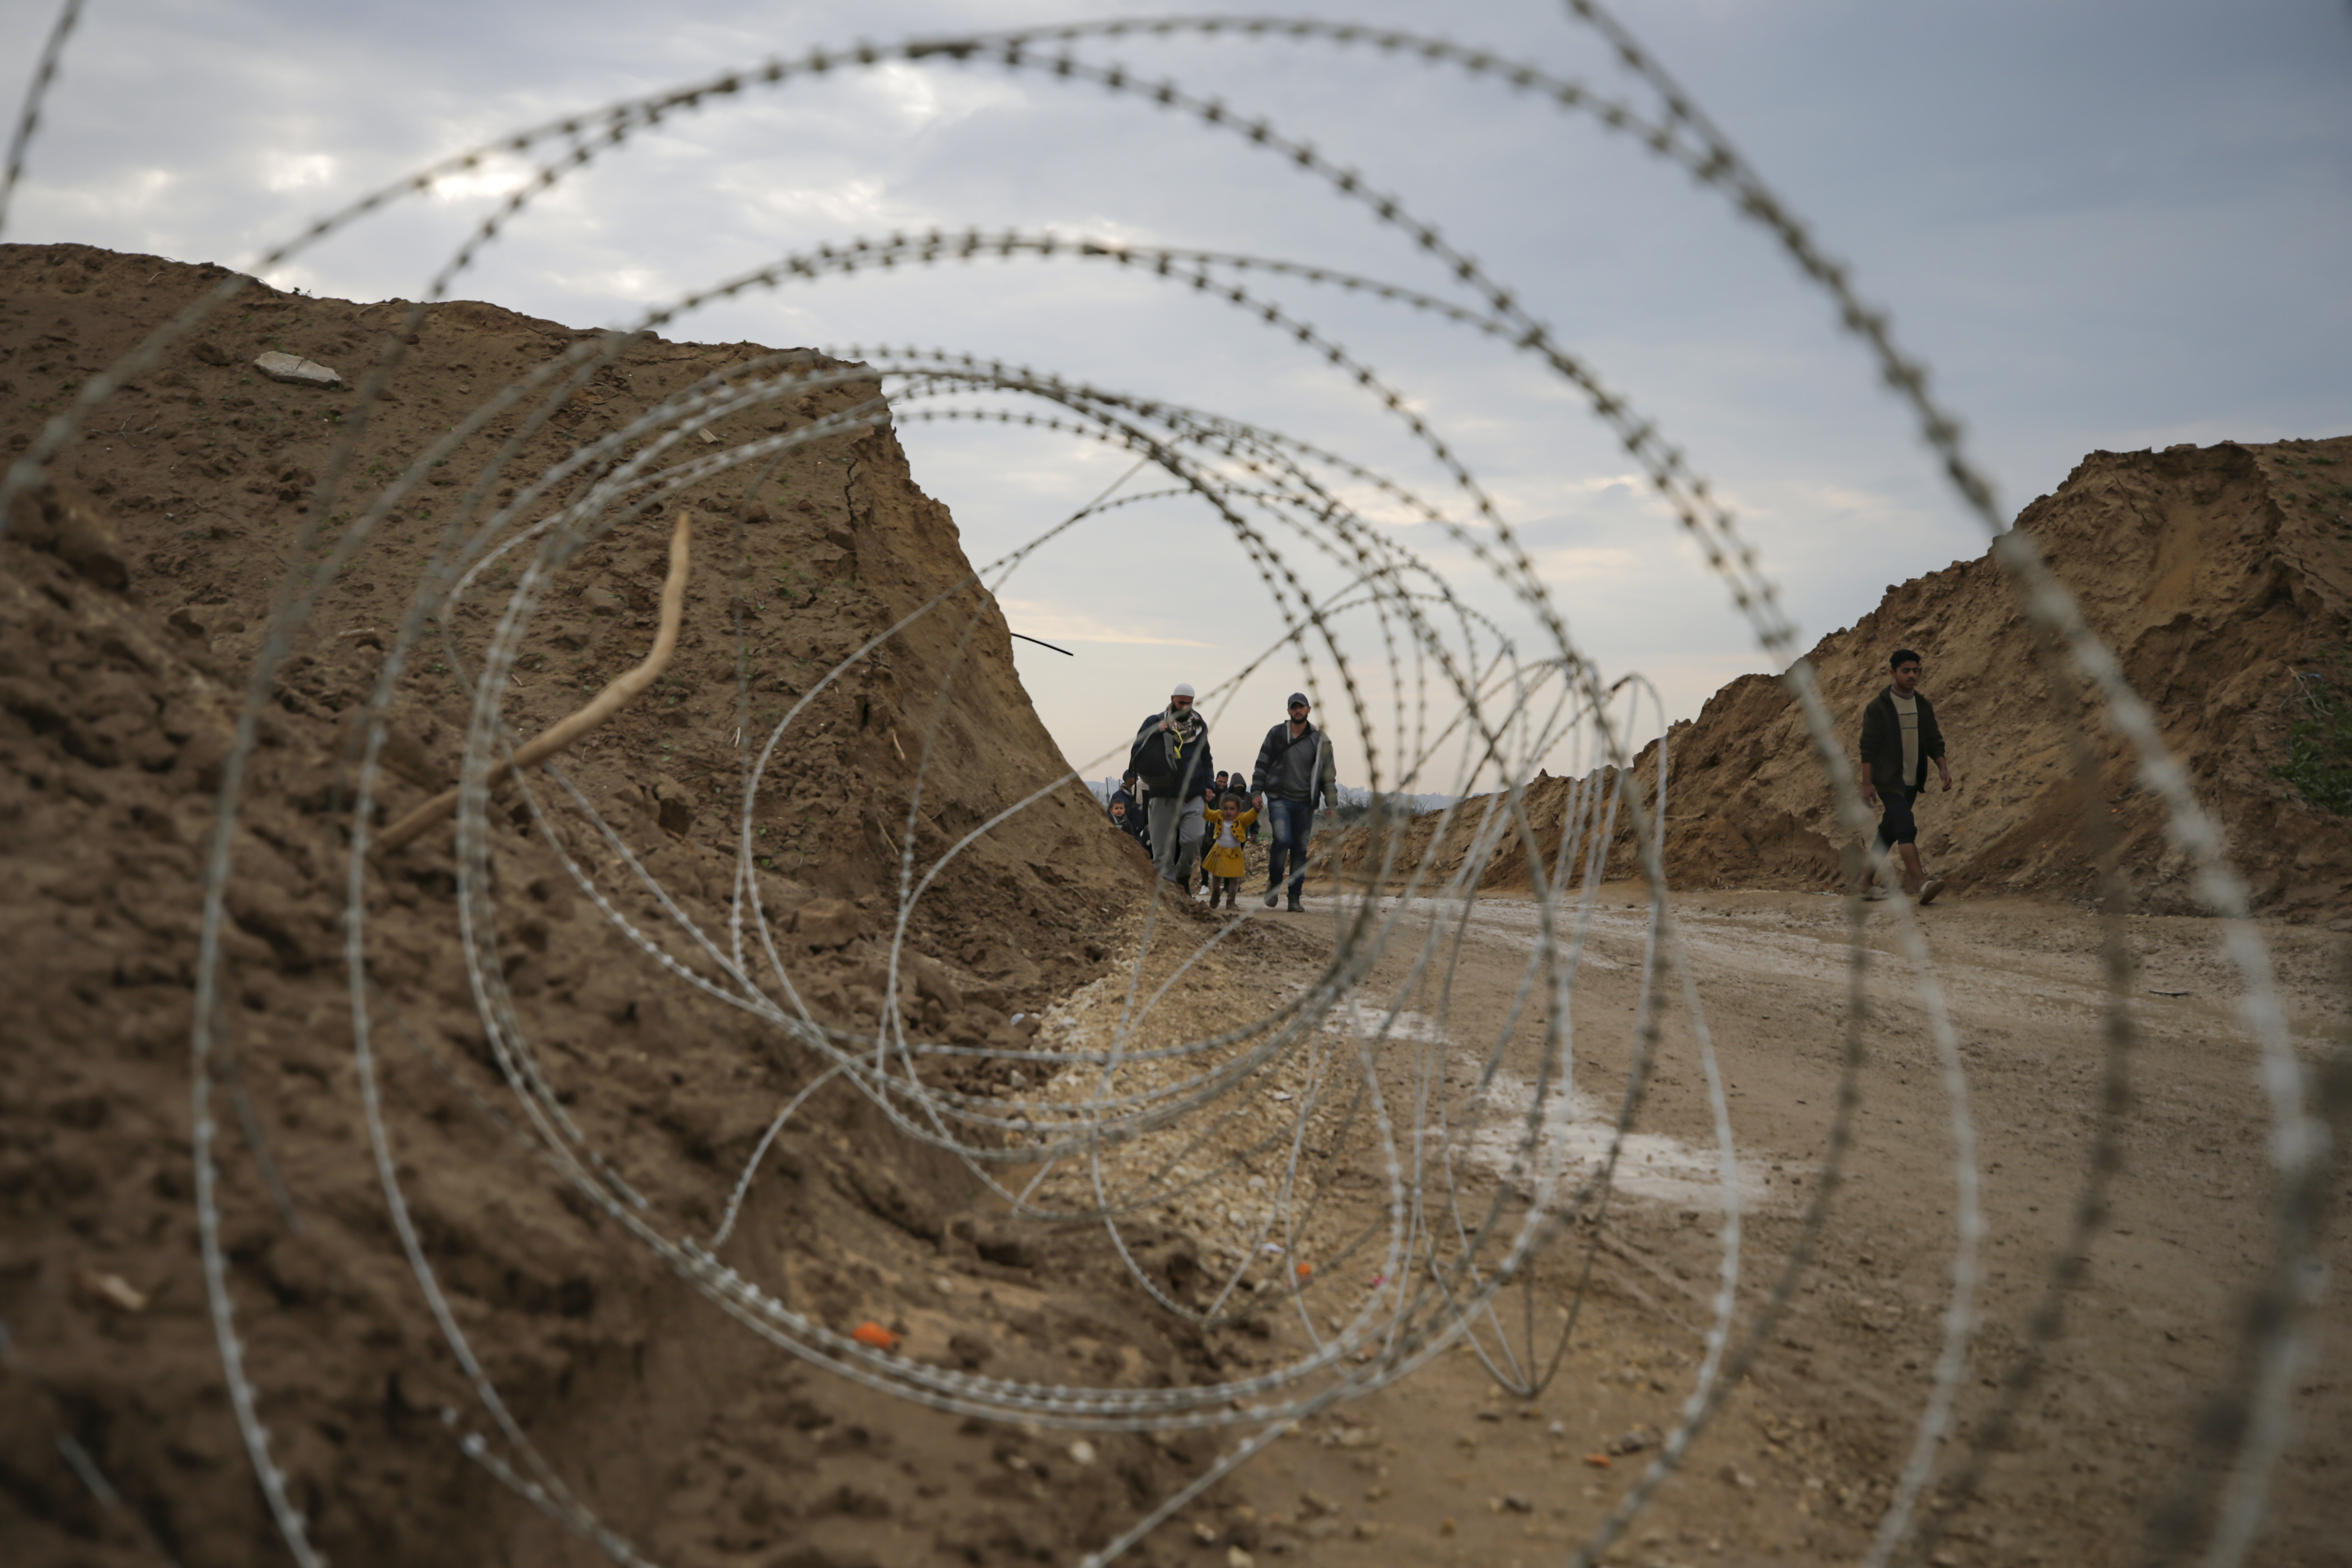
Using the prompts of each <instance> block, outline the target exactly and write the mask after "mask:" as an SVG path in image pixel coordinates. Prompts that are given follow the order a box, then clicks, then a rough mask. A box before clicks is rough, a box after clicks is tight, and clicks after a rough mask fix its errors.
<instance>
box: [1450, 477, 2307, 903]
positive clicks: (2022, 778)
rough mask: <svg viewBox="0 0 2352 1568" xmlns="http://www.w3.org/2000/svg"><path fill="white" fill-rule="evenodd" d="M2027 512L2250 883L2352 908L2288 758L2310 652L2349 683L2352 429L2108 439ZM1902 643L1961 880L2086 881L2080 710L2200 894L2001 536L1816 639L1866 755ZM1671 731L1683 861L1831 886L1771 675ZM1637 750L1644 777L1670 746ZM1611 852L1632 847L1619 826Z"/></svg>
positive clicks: (2113, 819)
mask: <svg viewBox="0 0 2352 1568" xmlns="http://www.w3.org/2000/svg"><path fill="white" fill-rule="evenodd" d="M2016 526H2017V527H2019V528H2021V529H2024V530H2027V531H2030V532H2032V534H2033V536H2034V538H2035V540H2036V542H2038V543H2039V544H2040V545H2041V547H2042V551H2043V552H2044V554H2045V555H2046V556H2047V557H2048V558H2049V560H2050V562H2051V563H2052V565H2053V568H2054V569H2055V571H2056V572H2057V574H2058V575H2059V577H2060V578H2061V579H2062V580H2063V581H2064V583H2065V584H2066V585H2067V586H2068V587H2069V588H2070V589H2072V590H2073V592H2074V595H2076V597H2077V598H2078V599H2079V600H2080V601H2081V603H2082V605H2083V608H2084V613H2085V615H2086V616H2088V618H2089V619H2090V622H2091V624H2092V626H2094V627H2095V629H2096V630H2097V631H2098V632H2099V634H2100V636H2101V637H2103V638H2105V641H2106V642H2107V645H2108V646H2109V647H2111V648H2112V649H2113V650H2114V651H2115V653H2116V657H2117V658H2118V659H2119V660H2120V662H2121V663H2122V666H2123V668H2124V671H2125V673H2126V676H2127V677H2128V678H2129V679H2130V680H2131V682H2132V684H2133V686H2134V687H2135V688H2136V689H2137V690H2138V691H2139V692H2140V694H2141V695H2142V696H2143V697H2145V698H2146V699H2147V700H2148V702H2149V703H2150V704H2151V705H2152V706H2153V707H2154V708H2155V710H2156V711H2157V714H2158V719H2159V721H2160V722H2161V724H2162V726H2163V732H2164V738H2165V741H2166V742H2167V744H2168V745H2169V746H2170V747H2171V749H2172V752H2173V754H2174V755H2175V756H2176V757H2177V758H2179V760H2180V762H2181V763H2183V764H2184V765H2185V766H2186V767H2187V769H2188V771H2189V781H2190V783H2191V785H2192V787H2194V789H2195V790H2196V792H2197V795H2198V797H2199V798H2200V800H2201V801H2202V802H2203V803H2204V804H2205V805H2206V807H2207V809H2208V810H2210V812H2212V813H2213V814H2214V815H2215V816H2216V817H2217V818H2218V819H2219V820H2220V821H2221V825H2222V826H2223V829H2224V831H2225V833H2226V834H2227V837H2228V847H2229V853H2230V855H2231V858H2232V860H2233V861H2234V862H2235V863H2236V865H2237V866H2238V868H2239V869H2240V870H2241V871H2242V873H2243V874H2244V875H2245V877H2246V879H2247V880H2248V882H2249V884H2250V885H2251V889H2252V895H2253V899H2254V901H2255V905H2256V907H2257V908H2260V909H2263V910H2273V911H2276V912H2279V913H2284V914H2293V915H2299V916H2305V917H2314V918H2318V919H2321V920H2326V919H2331V918H2337V917H2340V916H2342V914H2343V912H2344V911H2345V910H2347V909H2348V908H2352V820H2347V819H2346V818H2344V817H2341V816H2335V815H2332V814H2331V813H2328V812H2326V811H2324V810H2321V809H2319V808H2318V807H2316V806H2315V805H2312V804H2310V803H2309V802H2308V801H2307V800H2305V798H2304V797H2303V796H2302V795H2299V794H2297V793H2296V791H2295V790H2294V787H2293V786H2292V785H2291V784H2288V783H2286V782H2285V781H2284V780H2282V779H2280V778H2278V777H2276V776H2274V774H2273V769H2274V768H2276V767H2277V766H2279V765H2280V764H2282V763H2284V762H2285V761H2286V758H2287V731H2288V727H2289V725H2290V723H2291V722H2292V721H2293V720H2294V718H2295V717H2297V716H2298V710H2297V707H2296V694H2295V683H2294V674H2295V672H2297V671H2306V672H2307V671H2319V672H2322V673H2324V674H2325V675H2326V677H2327V678H2328V679H2331V680H2332V681H2334V682H2335V683H2336V689H2337V690H2338V691H2344V690H2347V689H2352V437H2336V438H2332V439H2329V440H2325V441H2284V442H2276V443H2272V444H2268V445H2259V446H2258V445H2242V444H2240V443H2236V442H2224V443H2222V444H2221V445H2220V446H2217V447H2204V448H2189V447H2175V448H2172V449H2171V450H2168V451H2165V452H2095V453H2093V454H2092V455H2091V456H2090V457H2088V458H2084V461H2083V463H2082V464H2081V466H2080V467H2078V468H2076V469H2075V470H2074V473H2073V474H2071V475H2070V476H2068V478H2067V479H2066V482H2065V483H2064V484H2063V485H2062V486H2061V487H2060V488H2059V489H2058V490H2057V491H2056V492H2055V493H2053V494H2052V495H2048V496H2044V497H2042V498H2041V499H2040V500H2036V501H2034V502H2033V503H2032V505H2031V506H2029V507H2027V508H2026V509H2025V510H2023V511H2022V512H2021V513H2020V514H2019V516H2018V519H2017V523H2016ZM1897 647H1912V648H1915V649H1916V650H1918V651H1919V652H1920V653H1921V654H1922V656H1923V657H1924V658H1925V661H1926V664H1927V673H1926V676H1925V679H1923V680H1922V681H1921V683H1920V689H1921V690H1922V691H1924V692H1926V693H1927V695H1928V696H1929V697H1931V698H1932V699H1933V700H1935V703H1936V712H1937V718H1938V720H1939V721H1940V722H1941V723H1942V725H1943V728H1944V731H1945V734H1946V736H1947V739H1948V742H1949V745H1950V754H1951V758H1952V762H1953V764H1954V773H1955V774H1956V777H1957V787H1956V789H1955V790H1954V792H1953V793H1951V794H1949V795H1946V794H1944V793H1942V792H1941V791H1939V790H1936V789H1934V788H1933V787H1932V785H1931V789H1930V793H1929V794H1928V795H1927V797H1926V798H1925V799H1924V800H1923V801H1922V803H1921V805H1920V807H1919V821H1920V833H1921V845H1922V848H1923V850H1924V852H1925V854H1926V856H1927V860H1928V863H1929V864H1930V866H1931V867H1932V868H1934V869H1935V870H1936V871H1937V873H1939V874H1941V875H1944V876H1947V877H1948V878H1950V879H1952V882H1953V885H1954V888H1955V889H1956V890H1957V891H1961V892H1968V891H1982V892H1993V891H2004V892H2014V891H2032V892H2036V893H2040V894H2043V895H2049V896H2058V897H2075V896H2081V895H2083V894H2084V893H2086V892H2088V891H2089V889H2091V886H2092V883H2093V879H2094V873H2093V865H2092V852H2091V850H2090V847H2089V844H2088V839H2087V837H2086V836H2085V834H2084V830H2083V814H2084V802H2083V796H2082V792H2081V790H2080V788H2079V787H2078V786H2077V785H2076V784H2074V780H2073V777H2072V773H2071V769H2070V766H2069V763H2068V753H2067V746H2068V743H2069V736H2070V733H2071V732H2074V731H2078V730H2080V731H2082V732H2084V734H2085V735H2086V738H2087V740H2088V742H2089V744H2090V745H2091V747H2092V749H2093V751H2094V752H2095V755H2096V756H2097V758H2098V773H2097V776H2096V781H2095V805H2096V809H2098V810H2099V811H2101V812H2103V813H2104V814H2105V816H2106V818H2107V821H2108V824H2109V826H2110V827H2111V829H2112V830H2113V832H2114V833H2115V834H2116V837H2117V838H2118V839H2119V841H2120V845H2121V855H2122V864H2123V866H2124V868H2125V869H2126V872H2127V873H2128V874H2129V876H2130V878H2131V879H2132V882H2133V885H2134V889H2135V893H2136V896H2137V898H2138V899H2139V900H2141V902H2142V904H2143V905H2144V907H2147V908H2150V909H2158V910H2187V909H2189V908H2190V907H2191V906H2192V903H2193V900H2192V899H2191V895H2190V890H2189V874H2188V868H2187V863H2186V860H2185V858H2183V857H2182V856H2181V855H2180V854H2179V852H2178V851H2177V850H2174V849H2172V848H2171V847H2169V846H2168V845H2167V844H2166V842H2165V840H2164V822H2163V816H2162V813H2161V811H2160V810H2159V808H2158V804H2157V802H2156V800H2155V798H2154V796H2153V795H2150V794H2149V793H2148V792H2147V791H2146V790H2145V789H2143V788H2142V787H2141V786H2140V785H2139V784H2138V782H2137V778H2136V776H2135V770H2134V768H2133V766H2132V764H2131V763H2129V762H2128V761H2127V760H2126V755H2125V751H2124V747H2123V744H2122V742H2120V741H2119V740H2118V739H2117V738H2116V736H2115V735H2113V734H2112V733H2111V732H2109V731H2107V730H2106V728H2105V725H2104V724H2103V723H2100V722H2098V721H2096V720H2094V721H2092V722H2091V724H2090V725H2089V726H2088V727H2087V728H2085V727H2084V725H2083V724H2082V721H2080V720H2079V719H2078V718H2077V717H2076V715H2077V714H2078V713H2079V712H2080V711H2081V710H2080V709H2079V707H2078V706H2077V703H2076V700H2075V696H2074V688H2073V687H2072V686H2071V684H2069V683H2068V682H2066V681H2065V680H2063V679H2060V680H2058V681H2056V682H2053V681H2052V680H2050V679H2045V673H2044V663H2043V660H2042V657H2041V655H2040V653H2039V651H2038V650H2037V647H2036V645H2035V641H2034V638H2033V637H2032V634H2031V632H2030V631H2029V629H2028V627H2027V626H2026V624H2025V622H2024V619H2023V617H2022V616H2021V614H2020V613H2019V611H2018V609H2017V607H2016V605H2015V603H2014V596H2013V595H2012V594H2011V589H2010V586H2009V584H2008V582H2007V580H2006V577H2005V575H2004V574H2003V573H2002V571H2001V568H2000V566H1999V565H1998V564H1997V563H1995V562H1994V560H1993V559H1992V557H1991V556H1990V553H1988V554H1986V555H1984V556H1980V557H1979V558H1978V559H1976V560H1973V561H1966V562H1958V563H1954V564H1953V565H1951V566H1948V567H1946V568H1945V569H1944V570H1942V571H1940V572H1934V573H1930V574H1927V575H1926V576H1924V577H1918V578H1914V579H1913V580H1911V581H1910V582H1908V583H1905V584H1899V585H1896V586H1893V587H1890V588H1889V589H1888V590H1887V593H1886V596H1885V598H1884V599H1883V600H1881V601H1880V603H1879V605H1878V606H1877V607H1876V608H1875V609H1874V610H1873V611H1872V612H1871V613H1870V614H1869V615H1867V616H1864V617H1863V618H1862V619H1861V620H1860V621H1858V622H1857V623H1855V624H1854V625H1853V626H1849V627H1846V628H1844V629H1843V630H1840V631H1836V632H1832V633H1831V634H1830V635H1829V636H1827V637H1823V638H1822V640H1821V641H1820V642H1819V643H1817V644H1816V645H1815V646H1814V647H1813V648H1812V649H1811V652H1810V653H1809V654H1808V655H1807V658H1809V659H1810V660H1811V664H1812V667H1813V669H1814V671H1815V674H1816V678H1817V679H1818V680H1819V681H1820V684H1821V689H1822V694H1823V696H1824V698H1825V700H1827V701H1828V703H1829V704H1830V707H1831V710H1832V712H1833V713H1835V714H1836V715H1837V716H1838V719H1839V724H1840V728H1841V731H1842V732H1843V733H1844V735H1845V737H1846V744H1847V747H1848V751H1849V754H1850V755H1851V754H1852V749H1853V744H1854V742H1855V738H1856V737H1857V736H1858V735H1859V732H1860V729H1861V713H1862V709H1863V706H1864V703H1866V702H1867V701H1868V700H1870V698H1871V697H1872V696H1873V695H1874V694H1875V693H1876V692H1877V690H1878V689H1880V688H1881V687H1883V686H1884V685H1885V679H1886V658H1887V655H1888V654H1889V653H1890V652H1892V651H1893V650H1894V649H1895V648H1897ZM2094 712H2095V709H2094ZM1669 742H1670V756H1671V761H1672V774H1671V777H1672V780H1673V784H1674V787H1673V790H1672V793H1671V801H1672V804H1671V805H1670V806H1669V824H1670V826H1669V831H1668V834H1667V840H1666V863H1667V868H1668V871H1669V873H1670V875H1671V876H1672V878H1673V879H1674V880H1675V885H1676V886H1678V887H1686V888H1716V887H1759V888H1761V887H1780V888H1829V887H1833V886H1836V885H1837V883H1838V879H1839V876H1840V871H1839V857H1838V853H1837V848H1838V843H1839V838H1840V836H1839V834H1838V833H1837V832H1836V830H1835V827H1834V824H1833V823H1832V813H1831V807H1830V803H1829V796H1828V792H1827V790H1826V788H1825V787H1824V784H1823V782H1822V775H1821V770H1820V766H1819V763H1817V761H1816V760H1815V758H1814V755H1813V752H1812V750H1811V744H1810V742H1808V740H1807V739H1806V736H1805V731H1804V726H1803V721H1802V720H1801V717H1800V715H1799V713H1798V711H1797V708H1796V704H1795V702H1794V701H1793V700H1792V699H1791V698H1790V696H1789V694H1788V692H1787V690H1786V689H1784V688H1783V687H1782V686H1781V685H1780V681H1779V680H1778V679H1774V678H1772V677H1769V676H1762V675H1749V676H1742V677H1741V678H1740V679H1738V680H1735V681H1733V682H1732V683H1731V684H1729V685H1728V686H1726V687H1725V688H1723V689H1722V690H1720V691H1718V692H1717V693H1716V694H1715V695H1714V696H1713V697H1712V698H1710V699H1708V700H1707V702H1706V707H1705V708H1704V709H1702V710H1701V711H1700V713H1699V716H1698V718H1697V719H1696V721H1692V722H1689V723H1686V724H1681V725H1677V726H1675V729H1674V730H1673V731H1672V733H1671V735H1670V737H1669ZM1637 768H1638V770H1639V777H1640V778H1641V780H1642V783H1643V791H1644V798H1647V793H1648V791H1649V790H1650V789H1651V788H1653V787H1654V781H1655V778H1656V774H1655V772H1654V768H1655V756H1654V750H1653V751H1650V752H1644V754H1643V756H1642V757H1641V758H1640V759H1638V760H1637ZM1570 789H1571V784H1570V781H1568V780H1566V779H1546V780H1539V781H1538V782H1537V784H1535V785H1534V786H1533V787H1532V788H1531V790H1530V792H1529V797H1528V799H1529V809H1530V811H1531V813H1532V814H1533V816H1535V818H1536V820H1537V822H1538V824H1539V825H1540V826H1541V828H1542V829H1543V840H1544V843H1545V845H1546V847H1547V851H1548V852H1549V851H1551V850H1552V849H1554V848H1556V846H1557V843H1558V836H1559V831H1560V823H1561V820H1562V818H1563V816H1564V815H1565V813H1566V811H1567V809H1568V802H1569V797H1570ZM1430 830H1431V827H1430V826H1428V825H1423V826H1420V828H1419V831H1420V833H1422V834H1423V835H1425V834H1426V833H1428V832H1429V831H1430ZM1422 842H1423V839H1422V838H1415V839H1414V840H1413V841H1412V845H1411V849H1412V852H1413V853H1417V852H1418V849H1419V847H1420V844H1421V843H1422ZM1464 842H1466V836H1465V837H1464V838H1462V839H1457V841H1456V842H1455V843H1454V844H1451V845H1449V846H1448V847H1446V850H1445V852H1444V855H1443V856H1442V857H1441V864H1442V865H1444V866H1445V867H1447V868H1449V869H1451V868H1453V867H1454V866H1455V865H1458V863H1459V860H1460V858H1461V852H1462V844H1463V843H1464ZM1410 858H1411V857H1410V856H1409V857H1408V859H1410ZM1611 866H1612V874H1625V873H1626V872H1628V871H1630V869H1631V868H1632V860H1631V857H1630V854H1629V853H1628V852H1627V849H1626V847H1625V845H1624V844H1623V842H1622V839H1621V841H1620V843H1619V844H1618V845H1616V846H1615V847H1614V849H1613V853H1612V861H1611ZM1526 875H1527V873H1526V867H1525V864H1524V860H1523V858H1522V856H1521V854H1520V852H1519V850H1518V848H1517V846H1516V845H1515V844H1507V845H1506V846H1505V847H1503V848H1502V850H1501V852H1500V853H1499V854H1498V855H1497V856H1496V861H1495V864H1494V865H1493V867H1492V868H1490V869H1489V871H1488V872H1487V879H1488V881H1489V883H1490V884H1493V885H1502V886H1507V885H1514V884H1519V883H1524V881H1525V880H1526Z"/></svg>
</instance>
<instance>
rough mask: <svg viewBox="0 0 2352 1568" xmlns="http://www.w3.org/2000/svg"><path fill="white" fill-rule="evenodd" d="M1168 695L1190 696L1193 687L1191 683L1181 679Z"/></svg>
mask: <svg viewBox="0 0 2352 1568" xmlns="http://www.w3.org/2000/svg"><path fill="white" fill-rule="evenodd" d="M1168 695H1169V696H1171V697H1190V696H1192V686H1191V685H1190V684H1189V683H1187V682H1185V681H1181V680H1180V681H1178V682H1177V683H1176V689H1175V690H1173V691H1171V692H1170V693H1169V694H1168Z"/></svg>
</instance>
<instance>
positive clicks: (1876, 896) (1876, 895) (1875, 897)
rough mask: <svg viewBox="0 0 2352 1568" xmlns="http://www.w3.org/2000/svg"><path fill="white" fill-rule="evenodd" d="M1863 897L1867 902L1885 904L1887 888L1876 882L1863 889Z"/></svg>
mask: <svg viewBox="0 0 2352 1568" xmlns="http://www.w3.org/2000/svg"><path fill="white" fill-rule="evenodd" d="M1862 897H1863V900H1864V902H1865V903H1873V904H1883V903H1885V901H1886V889H1884V888H1882V887H1879V886H1877V885H1876V884H1873V885H1872V886H1870V887H1868V888H1866V889H1864V890H1863V895H1862Z"/></svg>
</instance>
